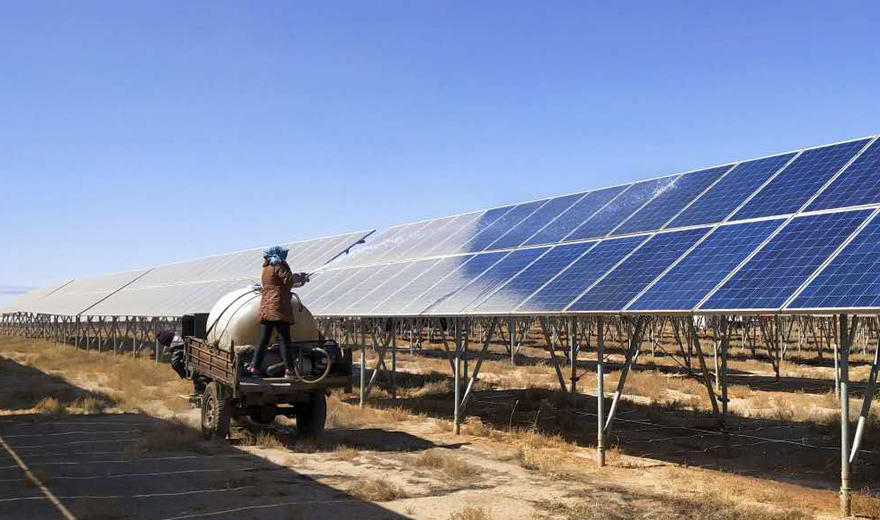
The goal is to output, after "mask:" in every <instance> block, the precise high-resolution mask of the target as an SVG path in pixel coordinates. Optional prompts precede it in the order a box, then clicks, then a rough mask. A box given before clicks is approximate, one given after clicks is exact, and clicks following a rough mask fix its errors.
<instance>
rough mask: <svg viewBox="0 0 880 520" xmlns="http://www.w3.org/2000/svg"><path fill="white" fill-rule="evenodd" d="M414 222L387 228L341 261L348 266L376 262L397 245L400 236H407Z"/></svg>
mask: <svg viewBox="0 0 880 520" xmlns="http://www.w3.org/2000/svg"><path fill="white" fill-rule="evenodd" d="M412 226H414V224H404V225H400V226H395V227H391V228H388V229H386V230H385V231H383V232H381V233H379V234H378V235H376V236H375V237H373V238H372V240H370V241H368V242H367V243H366V244H364V245H362V246H359V247H357V248H355V249H354V250H353V251H352V253H351V254H350V255H348V256H347V257H345V258H344V259H343V260H342V261H341V262H340V263H341V264H344V265H346V266H348V267H354V266H356V265H366V264H372V263H375V259H376V258H378V257H379V256H382V255H384V254H385V252H386V251H387V250H388V249H390V248H393V247H395V246H396V245H397V243H398V242H397V240H398V239H399V237H403V236H405V235H406V234H407V233H408V232H409V231H410V230H412Z"/></svg>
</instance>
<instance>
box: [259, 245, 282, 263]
mask: <svg viewBox="0 0 880 520" xmlns="http://www.w3.org/2000/svg"><path fill="white" fill-rule="evenodd" d="M263 258H265V259H266V260H268V261H269V265H275V264H280V263H281V262H283V261H285V260H287V248H285V247H281V246H272V247H270V248H269V249H267V250H265V251H263Z"/></svg>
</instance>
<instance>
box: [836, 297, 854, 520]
mask: <svg viewBox="0 0 880 520" xmlns="http://www.w3.org/2000/svg"><path fill="white" fill-rule="evenodd" d="M837 319H838V327H839V329H838V330H839V333H838V338H839V340H840V341H839V343H840V345H839V346H838V347H839V348H838V351H839V352H840V514H841V516H843V517H844V518H847V517H849V516H850V513H851V510H852V507H851V506H852V503H851V501H850V487H849V477H850V475H849V388H848V386H849V346H850V343H849V340H850V338H849V330H848V329H849V326H848V323H847V317H846V314H841V315H840V316H838V318H837Z"/></svg>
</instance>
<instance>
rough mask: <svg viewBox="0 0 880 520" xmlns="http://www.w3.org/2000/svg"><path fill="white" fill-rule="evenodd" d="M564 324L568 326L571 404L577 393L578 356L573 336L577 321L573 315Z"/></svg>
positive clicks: (575, 333) (575, 331)
mask: <svg viewBox="0 0 880 520" xmlns="http://www.w3.org/2000/svg"><path fill="white" fill-rule="evenodd" d="M566 325H567V326H568V348H569V357H568V359H569V363H570V364H571V387H570V389H569V395H570V397H571V399H572V404H573V403H574V395H575V394H576V393H577V380H578V377H577V358H578V350H579V348H578V344H577V341H575V336H576V335H577V322H576V321H575V318H574V317H571V318H568V320H566Z"/></svg>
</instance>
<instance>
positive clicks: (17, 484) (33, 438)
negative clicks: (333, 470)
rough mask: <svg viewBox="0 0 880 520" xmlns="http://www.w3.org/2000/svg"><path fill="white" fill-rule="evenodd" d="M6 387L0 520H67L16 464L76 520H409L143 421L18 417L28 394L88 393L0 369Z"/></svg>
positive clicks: (0, 424) (281, 466)
mask: <svg viewBox="0 0 880 520" xmlns="http://www.w3.org/2000/svg"><path fill="white" fill-rule="evenodd" d="M0 378H2V379H0V381H2V387H0V409H2V413H3V416H0V438H2V439H3V442H4V443H5V444H6V446H8V449H7V448H0V518H9V519H15V520H27V519H33V520H37V519H39V520H49V519H55V518H58V519H63V518H64V516H63V515H62V513H61V512H60V510H59V508H58V507H57V506H56V505H54V504H53V503H52V501H50V500H49V498H48V496H47V493H46V492H45V491H43V490H41V489H40V488H39V487H38V486H37V485H35V483H34V481H33V480H31V479H30V478H28V476H27V474H26V473H25V471H24V470H23V468H22V467H21V465H20V464H19V462H18V461H17V460H16V456H17V457H19V458H20V461H21V462H22V463H23V464H25V465H27V466H28V467H29V468H30V470H31V471H32V473H33V475H34V476H36V478H37V479H38V480H39V481H41V482H42V483H44V484H45V486H46V488H47V490H48V491H49V492H50V493H51V494H53V495H54V496H55V497H57V499H58V500H59V501H60V503H61V504H62V505H63V506H64V507H66V508H67V509H69V511H70V512H71V513H72V515H73V516H74V517H75V518H76V519H78V520H122V519H126V520H128V519H136V520H163V519H164V520H172V519H175V520H182V519H190V518H193V519H196V518H211V519H216V520H224V519H228V520H232V519H235V520H241V519H264V518H273V519H282V520H286V519H296V520H306V519H322V520H323V519H345V520H350V519H352V518H358V519H361V518H363V519H368V518H382V519H392V520H393V519H404V518H406V517H404V516H401V515H399V514H397V513H395V512H393V511H390V510H388V509H386V508H383V507H382V506H381V505H379V504H375V503H371V502H365V501H363V500H359V499H357V498H355V497H353V496H351V495H349V494H348V493H346V492H345V491H343V490H344V489H347V488H348V487H349V485H350V484H351V482H346V481H345V477H338V478H337V480H338V481H332V482H331V483H332V484H333V485H332V486H331V485H328V484H327V483H324V482H319V481H317V480H316V479H315V478H312V477H310V476H308V475H305V474H303V473H301V472H300V471H298V470H297V468H296V464H297V460H296V457H295V453H291V454H290V459H289V461H281V463H273V462H270V461H268V460H266V459H264V458H262V457H258V456H255V455H252V454H250V453H247V452H245V451H243V450H240V449H237V448H236V447H234V446H230V445H228V444H227V443H208V442H204V441H201V440H200V439H199V438H198V436H197V435H196V434H194V433H193V432H191V431H189V430H187V429H186V428H185V427H183V426H181V425H180V424H179V423H175V422H173V421H171V422H169V421H165V420H161V419H157V418H155V417H151V416H148V415H145V414H140V413H137V414H134V413H128V414H105V415H77V414H68V413H56V414H53V415H45V414H37V413H26V412H25V413H15V412H16V411H17V412H21V411H22V410H26V409H28V408H31V407H32V405H33V404H34V401H35V399H37V397H38V396H36V395H35V396H33V397H31V396H30V395H29V394H28V395H25V394H24V393H22V392H26V391H27V389H50V390H52V391H54V392H56V393H57V394H58V395H63V396H66V397H70V398H73V399H75V398H77V397H82V396H88V395H90V393H89V392H87V391H85V390H83V389H81V388H77V387H75V386H72V385H69V384H67V383H65V382H64V381H62V380H61V379H59V378H57V377H52V376H50V375H47V374H44V373H42V372H40V371H37V370H34V369H32V368H29V367H25V366H22V365H19V364H17V363H14V362H11V361H9V360H3V361H2V362H0ZM345 435H353V433H351V432H331V436H330V439H331V440H330V441H329V442H330V443H332V442H333V441H332V438H333V436H345ZM358 435H359V436H363V437H364V438H368V439H370V441H371V443H372V444H374V445H375V446H381V445H382V444H383V442H384V441H388V442H389V445H396V446H401V445H403V446H407V447H408V448H410V449H413V450H418V449H428V448H430V447H433V445H432V444H431V443H429V442H426V441H422V440H420V439H417V438H415V437H412V438H402V437H401V436H403V435H405V434H400V433H396V432H384V431H382V430H367V431H361V432H358ZM13 453H15V455H13ZM288 462H289V464H290V465H289V466H288V465H287V464H288ZM330 480H333V479H332V476H331V479H330Z"/></svg>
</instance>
